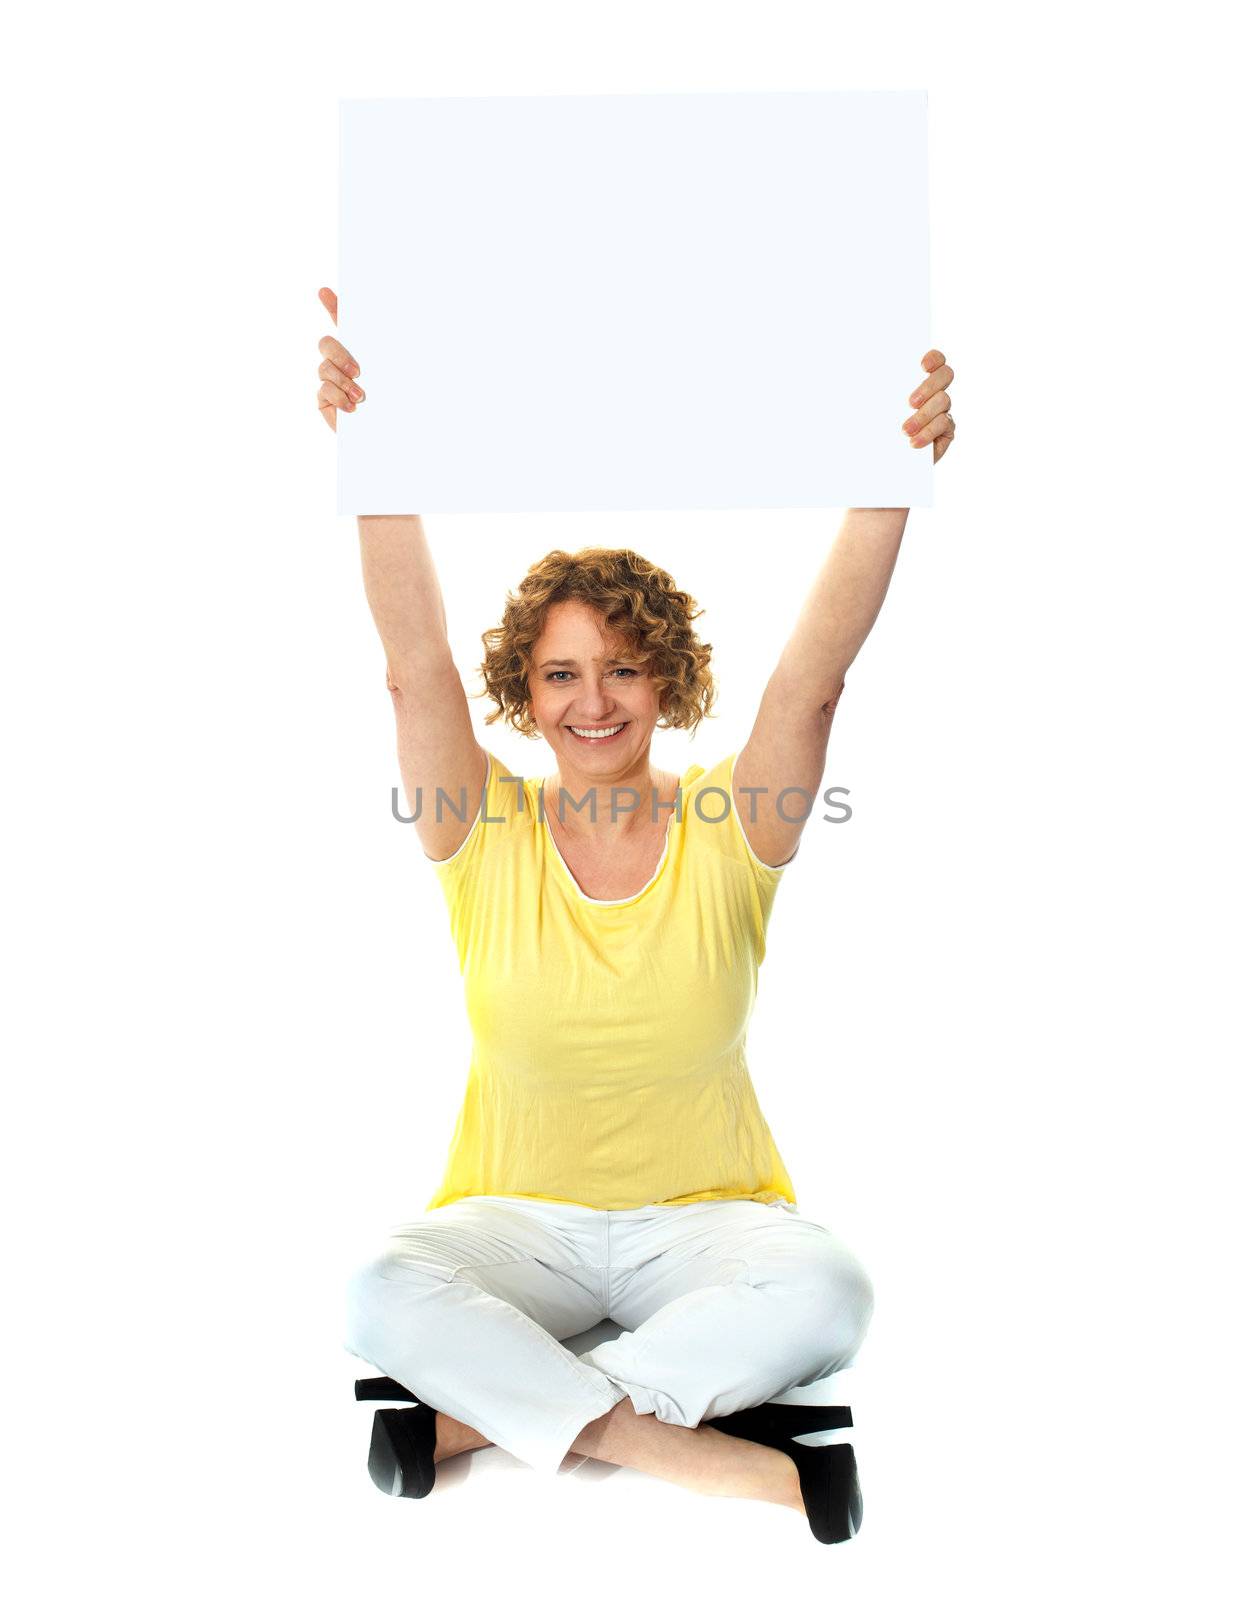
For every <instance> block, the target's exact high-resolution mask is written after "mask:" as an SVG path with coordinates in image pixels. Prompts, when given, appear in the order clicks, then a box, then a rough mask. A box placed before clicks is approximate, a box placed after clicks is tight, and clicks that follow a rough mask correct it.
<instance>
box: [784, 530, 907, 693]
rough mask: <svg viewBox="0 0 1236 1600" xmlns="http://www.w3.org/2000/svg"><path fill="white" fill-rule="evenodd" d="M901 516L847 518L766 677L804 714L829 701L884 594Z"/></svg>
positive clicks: (897, 547)
mask: <svg viewBox="0 0 1236 1600" xmlns="http://www.w3.org/2000/svg"><path fill="white" fill-rule="evenodd" d="M909 515H910V513H909V510H908V509H906V508H904V507H903V508H901V509H897V510H858V511H847V512H846V514H845V516H844V518H843V519H842V523H841V527H840V529H839V530H838V533H837V537H836V538H835V539H834V541H833V545H832V548H831V550H830V551H829V552H828V556H827V558H826V559H825V561H824V565H823V566H822V567H821V568H820V571H819V575H818V576H817V577H816V579H815V582H814V583H813V584H812V586H811V588H810V590H809V591H808V594H807V599H806V602H805V604H804V605H803V608H802V610H801V612H800V613H799V617H798V621H797V623H796V624H795V626H794V630H793V632H792V633H791V635H790V638H789V641H788V642H787V644H786V647H785V649H784V651H783V652H782V655H781V659H780V661H779V662H778V663H777V668H776V671H775V673H774V674H773V678H774V681H775V682H776V684H777V688H778V690H779V692H780V693H781V694H782V695H784V696H786V697H788V699H789V700H790V701H792V702H793V703H794V704H798V703H799V702H801V704H802V706H803V708H804V709H808V708H819V707H821V706H824V705H827V704H828V703H829V702H831V701H833V700H835V699H836V697H837V696H838V695H839V694H840V693H841V689H842V686H843V684H844V683H845V675H846V673H847V672H848V671H849V669H850V666H851V665H852V663H853V661H854V658H855V656H857V654H858V652H859V650H860V649H861V648H862V644H863V640H864V639H866V637H867V635H868V634H869V633H870V632H871V629H872V627H873V626H874V625H875V620H876V618H877V617H878V616H879V614H880V607H881V606H882V605H883V604H884V596H885V595H886V594H887V593H888V586H889V582H890V581H891V579H892V576H893V568H894V567H895V566H896V564H897V554H898V551H899V550H900V549H901V540H902V535H903V534H904V533H905V528H906V520H907V518H908V517H909Z"/></svg>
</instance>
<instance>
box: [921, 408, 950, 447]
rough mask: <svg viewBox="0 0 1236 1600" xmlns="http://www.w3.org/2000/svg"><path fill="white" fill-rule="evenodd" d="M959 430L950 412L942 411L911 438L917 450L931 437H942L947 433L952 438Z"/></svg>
mask: <svg viewBox="0 0 1236 1600" xmlns="http://www.w3.org/2000/svg"><path fill="white" fill-rule="evenodd" d="M956 431H957V424H956V423H955V422H954V421H953V418H952V415H951V413H950V412H947V411H942V412H941V413H940V415H939V416H938V417H935V418H933V420H932V421H931V422H928V423H926V424H925V425H924V426H923V427H921V428H920V429H919V431H918V432H917V433H916V434H915V435H914V437H913V438H912V439H911V440H910V443H911V444H912V445H913V446H914V448H915V449H916V450H918V449H921V448H922V446H923V445H925V444H927V443H928V441H929V440H931V439H939V438H942V437H943V436H944V435H945V434H947V435H948V436H949V438H950V439H951V438H952V436H953V434H954V433H955V432H956Z"/></svg>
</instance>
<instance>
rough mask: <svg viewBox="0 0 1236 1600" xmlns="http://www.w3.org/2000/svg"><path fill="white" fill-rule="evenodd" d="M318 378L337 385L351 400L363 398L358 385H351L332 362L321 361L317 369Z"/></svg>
mask: <svg viewBox="0 0 1236 1600" xmlns="http://www.w3.org/2000/svg"><path fill="white" fill-rule="evenodd" d="M318 377H319V378H321V379H322V380H323V381H324V382H326V383H333V384H337V385H338V387H339V388H340V389H342V390H343V392H344V393H345V394H347V395H349V396H350V397H351V398H352V399H353V400H363V399H364V398H365V391H364V390H363V389H362V388H361V386H360V384H359V383H353V382H352V380H351V378H349V377H348V375H347V374H346V373H345V372H340V370H339V368H338V367H337V366H336V365H335V363H334V362H333V361H323V363H322V365H321V366H320V367H319V368H318Z"/></svg>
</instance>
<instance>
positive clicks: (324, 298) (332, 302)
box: [318, 289, 339, 327]
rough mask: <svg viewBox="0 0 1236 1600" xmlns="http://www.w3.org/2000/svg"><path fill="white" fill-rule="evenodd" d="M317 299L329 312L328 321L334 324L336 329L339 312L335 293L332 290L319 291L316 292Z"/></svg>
mask: <svg viewBox="0 0 1236 1600" xmlns="http://www.w3.org/2000/svg"><path fill="white" fill-rule="evenodd" d="M318 299H319V300H320V301H321V302H322V304H323V305H324V306H325V307H326V309H327V310H328V311H329V312H330V320H331V321H332V322H333V323H334V324H335V326H336V327H338V326H339V316H338V312H339V297H338V295H336V293H335V291H334V290H333V289H319V290H318Z"/></svg>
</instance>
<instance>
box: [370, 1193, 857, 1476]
mask: <svg viewBox="0 0 1236 1600" xmlns="http://www.w3.org/2000/svg"><path fill="white" fill-rule="evenodd" d="M872 1306H873V1296H872V1289H871V1283H870V1280H869V1278H868V1276H867V1274H866V1272H865V1271H864V1269H863V1267H862V1266H861V1265H860V1263H859V1262H858V1260H857V1259H856V1258H855V1256H854V1255H853V1254H852V1253H851V1251H850V1250H849V1248H848V1247H847V1246H846V1245H845V1244H843V1243H842V1242H841V1241H840V1240H839V1239H838V1238H836V1237H835V1236H834V1235H833V1234H832V1233H831V1232H830V1231H829V1230H828V1229H827V1228H825V1227H823V1226H822V1225H821V1224H820V1223H818V1222H808V1221H807V1220H806V1219H805V1218H803V1217H800V1216H799V1215H798V1212H797V1210H796V1208H794V1207H793V1206H791V1205H789V1204H788V1202H785V1201H779V1202H776V1203H775V1204H773V1205H765V1204H764V1203H763V1202H761V1201H753V1200H701V1201H696V1202H694V1203H692V1204H690V1205H685V1206H644V1207H641V1208H640V1209H638V1210H634V1211H596V1210H593V1209H592V1208H591V1207H589V1206H576V1205H560V1204H555V1203H553V1202H551V1201H545V1200H523V1199H514V1198H510V1197H508V1196H502V1195H483V1196H474V1197H471V1198H468V1199H465V1200H456V1201H453V1202H452V1203H451V1204H449V1205H446V1206H440V1207H438V1208H436V1209H435V1210H433V1211H429V1212H427V1213H426V1214H425V1215H424V1216H423V1217H422V1218H420V1219H419V1220H418V1221H416V1222H413V1223H410V1224H408V1225H407V1226H405V1227H401V1228H397V1229H396V1230H395V1232H394V1233H393V1234H392V1235H391V1237H390V1239H389V1240H388V1241H387V1244H386V1247H385V1249H384V1250H383V1251H382V1252H381V1253H380V1254H379V1255H378V1257H377V1258H376V1259H375V1260H373V1261H372V1262H370V1263H368V1264H367V1265H366V1266H364V1267H363V1268H362V1269H361V1270H360V1271H359V1272H357V1273H356V1274H355V1275H354V1276H353V1278H352V1279H351V1281H350V1283H349V1285H348V1296H347V1314H348V1325H347V1334H346V1338H345V1344H346V1347H347V1349H348V1350H350V1351H351V1353H352V1354H353V1355H356V1356H359V1357H360V1358H361V1359H362V1360H364V1361H368V1362H371V1363H372V1364H373V1365H374V1366H375V1367H377V1368H378V1369H379V1370H380V1371H381V1372H383V1373H385V1374H386V1375H387V1376H388V1377H391V1378H394V1379H395V1380H396V1381H397V1382H399V1383H402V1384H403V1385H404V1386H405V1388H408V1389H411V1390H412V1392H413V1393H414V1394H416V1395H417V1396H418V1397H419V1398H420V1399H422V1400H424V1401H426V1402H427V1403H428V1404H429V1405H431V1406H433V1407H434V1408H435V1409H436V1410H438V1411H444V1412H446V1414H447V1415H448V1416H451V1417H456V1418H458V1420H459V1421H461V1422H466V1423H467V1424H468V1426H469V1427H472V1428H475V1429H476V1430H477V1431H478V1432H479V1433H482V1434H484V1436H485V1437H486V1438H487V1439H489V1440H491V1441H492V1442H493V1443H494V1444H497V1445H500V1446H501V1447H502V1448H503V1449H504V1450H507V1451H509V1452H510V1453H511V1454H512V1455H513V1456H516V1457H517V1458H518V1459H519V1460H521V1461H524V1462H526V1463H527V1464H528V1465H529V1466H531V1467H534V1468H536V1469H538V1470H541V1471H545V1472H556V1471H557V1470H558V1468H559V1466H560V1465H561V1463H562V1460H563V1457H564V1456H565V1455H567V1454H568V1453H569V1451H570V1448H571V1445H572V1444H573V1442H574V1440H575V1439H576V1438H577V1436H578V1435H579V1433H580V1431H581V1430H582V1429H583V1428H584V1427H585V1426H586V1425H587V1424H588V1423H589V1422H591V1421H592V1420H593V1419H594V1418H596V1417H599V1416H602V1415H603V1414H604V1413H605V1412H607V1411H610V1410H612V1409H613V1407H614V1406H615V1405H617V1404H618V1403H619V1402H620V1401H621V1400H623V1399H624V1398H625V1397H626V1396H628V1395H629V1396H630V1398H631V1401H632V1404H633V1405H634V1407H635V1410H636V1411H637V1412H639V1413H641V1414H644V1413H647V1412H655V1414H656V1415H657V1416H658V1417H659V1418H660V1419H661V1420H662V1421H663V1422H671V1423H676V1424H678V1425H679V1426H680V1427H687V1428H694V1427H695V1426H697V1424H699V1423H700V1422H707V1421H708V1420H709V1418H711V1417H718V1416H728V1415H729V1414H730V1413H731V1412H734V1411H741V1410H743V1409H744V1408H746V1407H748V1406H754V1405H759V1404H760V1403H761V1402H763V1401H765V1400H768V1399H771V1398H772V1396H774V1395H779V1394H781V1393H782V1391H784V1390H786V1389H789V1388H793V1387H795V1386H796V1385H800V1384H806V1383H813V1382H815V1381H816V1380H817V1379H820V1378H824V1377H827V1376H828V1375H829V1374H830V1373H833V1372H837V1371H840V1370H842V1369H843V1368H845V1367H848V1366H850V1365H851V1364H852V1363H853V1360H854V1357H855V1354H856V1353H857V1351H858V1348H859V1346H860V1345H861V1344H862V1341H863V1338H864V1336H865V1334H866V1332H867V1326H868V1323H869V1322H870V1320H871V1313H872ZM606 1317H609V1318H611V1319H612V1320H613V1321H614V1322H615V1323H617V1324H618V1326H619V1327H620V1328H623V1329H626V1330H627V1331H626V1332H624V1333H623V1334H622V1335H621V1337H619V1338H617V1339H613V1340H611V1341H610V1342H609V1343H607V1344H603V1345H600V1346H598V1347H597V1348H596V1349H594V1350H591V1351H589V1352H588V1353H587V1354H585V1355H579V1356H577V1355H573V1354H572V1353H571V1352H570V1351H569V1350H566V1349H564V1348H563V1346H562V1344H561V1343H560V1342H559V1341H560V1340H562V1339H568V1338H571V1337H572V1336H573V1335H575V1334H578V1333H583V1332H584V1331H586V1330H587V1329H589V1328H593V1327H595V1326H596V1324H597V1323H598V1322H600V1321H602V1320H604V1319H605V1318H606Z"/></svg>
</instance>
